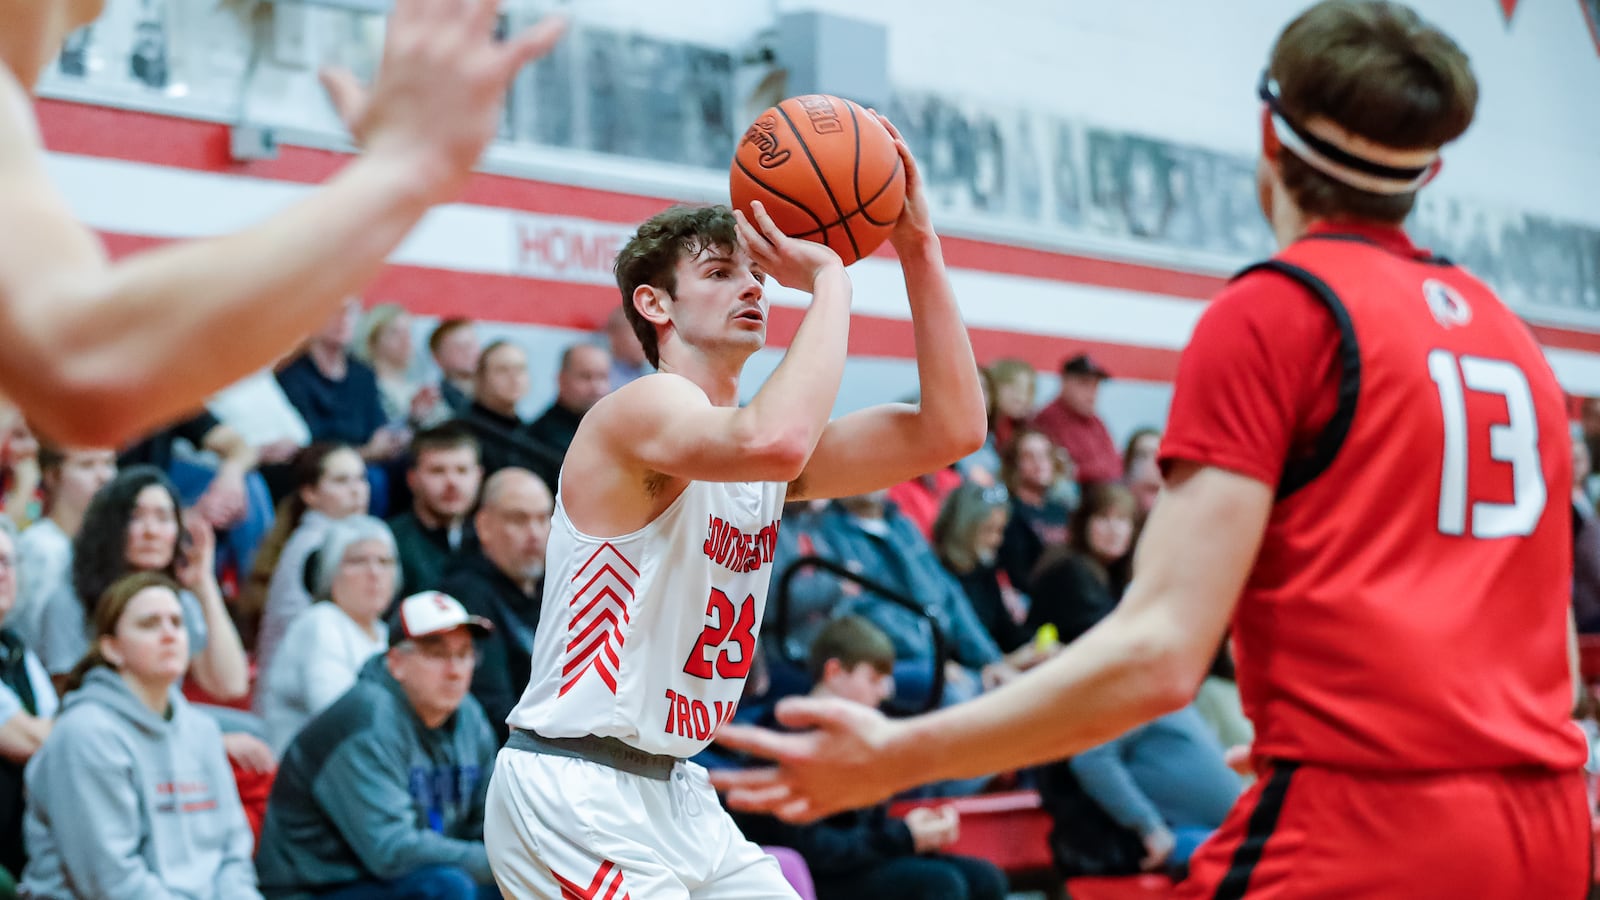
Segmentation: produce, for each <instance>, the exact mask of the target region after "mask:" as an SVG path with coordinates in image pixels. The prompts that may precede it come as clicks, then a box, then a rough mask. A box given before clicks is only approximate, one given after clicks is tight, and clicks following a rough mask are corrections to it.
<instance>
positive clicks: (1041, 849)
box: [889, 791, 1172, 900]
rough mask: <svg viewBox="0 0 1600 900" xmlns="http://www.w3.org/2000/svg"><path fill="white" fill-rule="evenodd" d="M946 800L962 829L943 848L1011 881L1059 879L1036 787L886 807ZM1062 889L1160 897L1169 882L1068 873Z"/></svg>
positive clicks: (1094, 896) (1086, 897) (1055, 882)
mask: <svg viewBox="0 0 1600 900" xmlns="http://www.w3.org/2000/svg"><path fill="white" fill-rule="evenodd" d="M945 804H949V805H951V806H954V807H955V808H956V809H957V810H959V811H960V813H961V835H960V837H959V838H957V840H956V842H955V843H954V844H952V845H950V846H949V847H947V848H945V849H946V850H947V851H948V852H950V853H957V854H961V855H964V856H977V857H981V858H983V859H987V860H989V861H990V862H992V863H994V864H995V865H997V866H999V867H1000V868H1001V870H1002V871H1004V872H1005V873H1006V877H1007V878H1009V879H1010V880H1011V883H1012V887H1023V886H1050V887H1052V888H1053V887H1056V886H1059V885H1060V884H1061V882H1060V881H1059V879H1058V877H1057V876H1056V874H1055V864H1054V862H1053V861H1052V860H1051V858H1050V825H1051V823H1050V815H1049V814H1048V813H1046V812H1045V811H1044V806H1043V805H1042V804H1041V802H1040V800H1039V794H1038V792H1037V791H1007V792H1005V793H998V794H979V795H978V796H975V797H958V798H955V799H948V800H947V799H935V800H908V801H902V802H900V803H896V804H894V805H893V806H892V807H890V809H889V812H890V814H891V815H895V816H904V815H905V814H906V813H907V812H909V811H911V810H913V809H915V808H917V807H919V806H943V805H945ZM1066 891H1067V896H1068V897H1070V898H1072V900H1162V898H1166V897H1170V896H1171V894H1172V882H1171V881H1170V880H1168V879H1167V878H1166V877H1164V876H1161V875H1133V876H1129V877H1126V878H1072V879H1068V880H1067V883H1066Z"/></svg>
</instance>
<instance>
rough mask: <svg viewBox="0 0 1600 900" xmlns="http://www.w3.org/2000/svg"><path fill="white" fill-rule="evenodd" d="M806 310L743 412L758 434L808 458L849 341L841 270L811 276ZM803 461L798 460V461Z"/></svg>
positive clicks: (845, 279)
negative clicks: (783, 440) (784, 441)
mask: <svg viewBox="0 0 1600 900" xmlns="http://www.w3.org/2000/svg"><path fill="white" fill-rule="evenodd" d="M814 288H815V291H814V293H813V294H812V298H811V306H810V308H809V309H807V310H806V315H805V318H804V319H802V320H801V322H800V328H799V330H797V331H796V332H795V336H794V340H793V341H791V342H790V344H789V350H788V352H787V353H785V354H784V356H783V362H781V363H779V364H778V367H777V369H775V370H773V372H772V375H770V376H769V377H768V378H767V381H766V383H765V384H763V385H762V386H761V390H759V391H757V392H756V395H755V397H753V398H751V400H750V405H749V406H748V407H746V409H745V412H746V413H747V414H748V415H749V416H750V417H751V420H752V422H753V423H754V424H753V425H752V427H753V428H754V429H756V430H757V431H758V432H759V433H761V434H778V433H782V434H785V435H787V436H788V439H789V440H791V441H793V442H794V443H795V444H796V445H798V446H799V447H801V448H802V449H803V453H801V456H802V457H805V456H809V455H810V453H811V451H812V450H813V449H814V448H815V447H816V446H817V441H818V440H819V439H821V437H822V430H823V429H824V428H825V427H827V424H828V419H829V417H830V416H832V414H833V403H834V399H835V398H836V397H837V396H838V394H839V384H840V382H841V381H842V380H843V378H844V362H845V356H846V354H847V352H848V344H849V339H850V299H851V284H850V278H849V276H848V275H846V274H845V271H844V267H843V266H831V267H829V268H828V269H826V270H824V271H823V272H822V273H821V274H819V275H818V276H817V281H816V284H815V285H814ZM801 462H802V463H803V462H804V459H803V458H802V459H801Z"/></svg>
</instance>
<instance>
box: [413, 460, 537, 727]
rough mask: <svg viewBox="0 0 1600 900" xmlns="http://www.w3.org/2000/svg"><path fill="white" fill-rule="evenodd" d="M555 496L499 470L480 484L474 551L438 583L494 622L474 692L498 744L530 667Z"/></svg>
mask: <svg viewBox="0 0 1600 900" xmlns="http://www.w3.org/2000/svg"><path fill="white" fill-rule="evenodd" d="M554 511H555V501H554V500H553V499H552V498H551V496H550V489H549V488H547V487H545V486H544V482H542V481H540V480H539V476H537V475H534V474H533V473H531V472H529V471H528V470H526V469H517V468H510V469H501V470H500V471H498V472H496V473H494V474H493V475H491V476H489V480H488V481H486V482H484V485H483V503H482V504H481V505H480V506H479V507H478V514H477V516H476V517H475V519H474V521H475V522H476V524H477V529H478V541H479V545H478V550H476V551H474V552H473V553H470V554H468V555H467V556H465V557H463V558H462V559H461V560H460V561H459V562H458V563H457V565H456V568H455V569H454V570H453V571H452V572H451V573H450V574H449V575H447V576H445V578H444V581H443V582H442V583H441V584H440V590H441V591H443V592H444V593H446V594H449V595H450V596H452V597H459V598H461V603H462V605H463V606H465V607H466V608H467V611H468V612H470V613H472V614H474V615H478V616H482V617H483V618H485V619H487V620H489V621H490V622H492V623H494V630H493V631H491V632H489V633H488V634H486V635H484V636H483V637H481V638H479V639H478V666H477V668H476V669H475V670H474V671H473V673H472V696H474V697H476V698H477V700H478V703H479V704H480V705H481V706H482V707H483V711H484V712H485V713H486V714H487V715H488V716H489V723H490V724H491V725H493V726H494V729H495V733H496V734H498V735H499V737H500V741H501V742H504V741H505V739H506V738H507V737H509V736H510V729H509V728H508V727H507V725H506V716H508V715H510V714H511V708H512V707H514V706H516V705H517V700H518V699H519V698H520V697H521V696H522V689H523V688H524V687H526V686H527V684H528V675H529V673H530V672H531V671H532V666H533V634H534V632H535V631H536V630H538V628H539V604H540V600H541V599H542V596H543V593H544V549H545V542H546V541H548V540H549V538H550V515H551V513H552V512H554Z"/></svg>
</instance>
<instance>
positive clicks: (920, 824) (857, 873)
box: [738, 616, 1007, 900]
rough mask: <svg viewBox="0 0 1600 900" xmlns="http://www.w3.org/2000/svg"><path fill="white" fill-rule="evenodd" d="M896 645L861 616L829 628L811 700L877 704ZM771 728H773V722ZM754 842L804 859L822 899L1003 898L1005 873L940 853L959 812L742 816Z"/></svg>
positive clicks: (816, 660) (814, 659) (820, 644)
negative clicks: (795, 818)
mask: <svg viewBox="0 0 1600 900" xmlns="http://www.w3.org/2000/svg"><path fill="white" fill-rule="evenodd" d="M894 656H895V654H894V645H893V644H892V643H891V642H890V641H889V638H888V636H886V635H885V634H884V633H883V632H882V631H880V630H879V629H878V628H877V627H875V626H874V625H873V624H872V623H871V622H868V621H867V620H866V619H863V618H861V617H859V616H842V617H840V618H838V619H835V620H833V621H832V622H829V623H828V625H827V626H826V627H825V628H823V630H822V633H821V634H819V635H818V636H817V639H816V641H814V642H813V643H812V645H811V674H812V677H813V679H814V680H815V682H816V687H815V688H814V689H813V690H812V696H814V697H837V698H839V699H842V700H847V701H851V702H855V703H862V704H865V705H867V706H874V707H875V706H877V705H879V704H880V703H882V702H883V701H884V700H886V699H888V697H889V695H890V693H891V692H892V691H893V690H894V676H893V670H894ZM769 724H770V723H769ZM738 818H739V824H740V827H741V828H742V829H743V830H744V833H745V835H746V836H747V837H749V838H750V839H751V840H753V841H757V842H759V843H762V844H776V845H779V846H784V847H793V848H794V849H795V850H797V851H799V852H800V855H801V856H802V857H804V858H805V861H806V865H807V866H808V867H809V868H810V869H811V875H812V878H813V880H814V881H815V883H816V889H817V900H1002V898H1004V897H1005V895H1006V890H1007V885H1006V879H1005V875H1004V874H1003V873H1001V871H1000V870H999V869H998V868H996V867H995V865H994V864H993V863H991V862H988V861H987V860H982V859H973V858H971V857H965V856H951V855H948V854H944V853H940V852H939V850H940V848H942V847H944V846H946V845H947V844H949V843H950V842H951V841H953V840H955V838H956V835H957V834H958V830H959V827H960V817H959V815H958V813H957V812H956V810H955V808H954V807H951V806H942V807H938V808H932V807H922V808H919V809H916V810H913V811H912V812H911V813H910V814H909V815H907V816H906V817H905V818H904V819H897V818H892V817H890V816H889V814H888V809H887V807H884V806H875V807H870V808H868V809H863V810H856V811H854V812H847V813H841V814H839V815H837V816H833V817H831V818H828V819H824V820H823V821H821V822H817V823H815V824H812V825H789V824H786V823H783V822H780V821H778V820H777V819H774V818H771V817H768V816H755V815H746V816H740V817H738Z"/></svg>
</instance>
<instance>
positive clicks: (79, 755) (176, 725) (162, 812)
mask: <svg viewBox="0 0 1600 900" xmlns="http://www.w3.org/2000/svg"><path fill="white" fill-rule="evenodd" d="M181 593H182V589H181V588H180V587H179V586H178V583H177V582H175V581H173V580H172V579H171V578H170V577H168V576H167V575H166V574H165V573H163V572H160V571H149V570H147V571H138V572H134V573H131V574H125V575H122V576H120V577H119V578H117V579H116V580H114V581H113V582H112V583H111V584H110V586H109V587H108V588H107V589H106V590H105V592H104V594H103V595H102V596H99V597H96V598H95V599H96V602H95V603H94V604H93V608H94V618H93V622H94V632H93V641H92V643H91V645H90V649H89V651H88V653H86V654H85V656H84V657H83V659H82V660H81V661H80V662H79V663H78V665H76V666H75V667H74V668H73V670H72V672H71V673H70V675H69V676H68V678H67V684H66V686H67V691H68V693H67V697H66V699H65V701H64V703H63V706H62V710H61V713H60V715H59V716H58V717H57V719H56V722H55V726H54V728H53V729H52V730H51V732H50V737H49V738H47V739H46V740H45V742H44V745H43V746H42V747H41V748H40V749H39V752H38V753H37V754H35V755H34V758H33V761H32V763H30V764H29V766H28V769H27V775H26V779H27V789H28V810H27V817H26V820H25V833H26V837H27V842H28V849H29V853H30V857H29V860H28V865H27V868H26V869H25V870H24V872H23V878H22V890H23V893H24V894H25V895H26V896H32V897H168V896H181V897H194V898H208V900H209V898H215V900H233V898H243V900H259V898H260V896H261V894H260V893H259V892H258V891H257V889H256V875H255V867H254V865H253V864H252V862H251V853H252V850H253V849H254V844H255V839H254V837H253V836H252V835H251V833H250V827H249V825H248V824H246V822H245V817H244V810H243V809H242V807H241V806H240V804H239V797H238V794H237V791H236V790H235V788H234V782H233V775H232V773H231V771H230V770H229V767H228V760H227V758H226V755H225V753H224V751H223V743H222V735H221V734H220V733H219V732H218V730H217V726H216V724H214V723H213V722H212V721H211V719H210V718H209V717H207V716H205V715H202V714H200V713H199V712H198V711H196V710H195V709H193V708H192V707H190V705H189V704H188V703H187V702H186V701H185V700H184V699H183V695H182V693H180V692H179V691H177V690H175V688H176V687H177V685H178V683H179V682H180V681H182V680H183V676H184V672H185V671H187V670H188V668H189V655H190V648H189V630H188V628H186V626H185V623H184V610H185V606H186V604H185V603H184V602H183V601H181V600H180V599H179V596H180V594H181Z"/></svg>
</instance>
